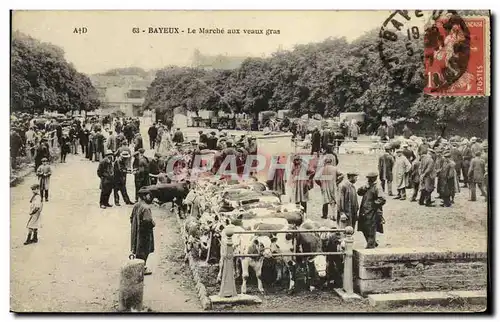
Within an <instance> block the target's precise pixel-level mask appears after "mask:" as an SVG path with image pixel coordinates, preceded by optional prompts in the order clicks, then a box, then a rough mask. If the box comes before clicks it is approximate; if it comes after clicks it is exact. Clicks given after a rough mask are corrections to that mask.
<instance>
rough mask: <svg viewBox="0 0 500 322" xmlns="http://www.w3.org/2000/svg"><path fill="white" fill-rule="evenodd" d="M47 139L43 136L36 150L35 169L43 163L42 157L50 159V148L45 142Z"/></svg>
mask: <svg viewBox="0 0 500 322" xmlns="http://www.w3.org/2000/svg"><path fill="white" fill-rule="evenodd" d="M46 141H47V139H45V138H42V139H41V141H40V143H39V144H38V147H37V149H36V152H35V171H36V170H38V167H40V165H42V159H43V158H47V159H50V152H49V148H48V147H47V145H46V144H45V142H46Z"/></svg>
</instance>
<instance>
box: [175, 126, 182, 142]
mask: <svg viewBox="0 0 500 322" xmlns="http://www.w3.org/2000/svg"><path fill="white" fill-rule="evenodd" d="M172 142H174V143H183V142H184V135H183V134H182V132H181V128H180V127H178V128H177V129H176V130H175V133H174V136H173V137H172Z"/></svg>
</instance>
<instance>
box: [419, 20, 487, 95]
mask: <svg viewBox="0 0 500 322" xmlns="http://www.w3.org/2000/svg"><path fill="white" fill-rule="evenodd" d="M424 45H425V47H424V64H425V76H426V86H425V88H424V92H425V93H426V94H431V95H436V96H489V95H490V20H489V17H488V16H464V17H462V18H460V19H456V20H453V19H448V18H446V17H443V18H439V19H438V20H436V22H435V23H434V24H433V26H432V27H429V28H427V29H426V33H425V38H424Z"/></svg>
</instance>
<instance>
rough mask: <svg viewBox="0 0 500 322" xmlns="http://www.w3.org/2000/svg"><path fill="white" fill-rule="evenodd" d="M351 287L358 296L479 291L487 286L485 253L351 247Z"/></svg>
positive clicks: (430, 249) (431, 249)
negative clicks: (352, 248)
mask: <svg viewBox="0 0 500 322" xmlns="http://www.w3.org/2000/svg"><path fill="white" fill-rule="evenodd" d="M353 261H354V263H353V269H354V289H355V292H356V293H359V294H361V295H363V296H364V295H367V294H381V293H394V292H423V291H435V290H439V291H447V290H478V289H486V286H487V253H486V252H466V251H465V252H451V251H445V250H439V249H433V248H416V249H412V248H380V249H362V250H354V256H353Z"/></svg>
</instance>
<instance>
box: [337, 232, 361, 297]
mask: <svg viewBox="0 0 500 322" xmlns="http://www.w3.org/2000/svg"><path fill="white" fill-rule="evenodd" d="M353 234H354V229H353V228H352V227H351V226H347V227H346V228H345V239H344V242H345V257H344V279H343V283H342V285H343V286H342V289H336V290H335V291H336V292H337V294H338V295H340V297H342V299H343V300H351V299H360V298H361V297H360V296H359V295H357V294H356V293H354V286H353V263H352V253H353V244H354V238H353Z"/></svg>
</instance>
